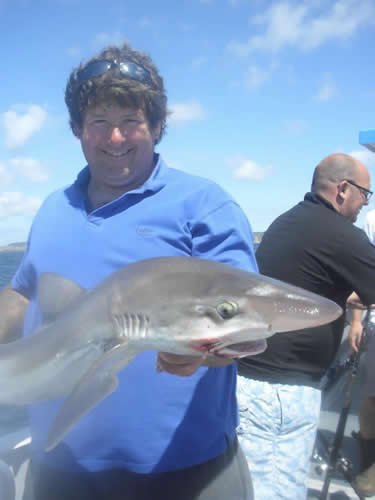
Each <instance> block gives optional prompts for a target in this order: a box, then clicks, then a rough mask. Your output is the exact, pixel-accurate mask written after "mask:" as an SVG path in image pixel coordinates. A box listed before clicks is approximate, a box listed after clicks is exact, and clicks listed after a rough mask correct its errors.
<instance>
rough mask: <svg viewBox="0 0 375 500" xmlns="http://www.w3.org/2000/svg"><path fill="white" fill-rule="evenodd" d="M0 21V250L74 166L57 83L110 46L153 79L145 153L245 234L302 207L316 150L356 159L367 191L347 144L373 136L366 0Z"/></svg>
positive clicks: (366, 158)
mask: <svg viewBox="0 0 375 500" xmlns="http://www.w3.org/2000/svg"><path fill="white" fill-rule="evenodd" d="M0 21H1V34H2V47H3V49H2V50H3V56H2V65H1V68H2V78H1V92H0V115H1V116H0V245H5V244H8V243H12V242H20V241H26V239H27V235H28V231H29V229H30V225H31V223H32V219H33V216H34V214H35V213H36V211H37V209H38V207H39V206H40V204H41V202H42V200H43V199H44V198H45V197H46V196H47V195H48V194H49V193H50V192H52V191H54V190H56V189H58V188H60V187H63V186H66V185H68V184H70V183H71V182H73V181H74V180H75V178H76V176H77V173H78V172H79V171H80V170H81V169H82V168H83V167H84V166H85V159H84V157H83V154H82V151H81V148H80V142H79V140H77V139H76V138H75V137H73V135H72V133H71V130H70V128H69V122H68V113H67V110H66V107H65V104H64V90H65V85H66V81H67V79H68V76H69V74H70V72H71V71H72V70H73V69H74V68H75V67H76V66H77V65H78V64H79V63H80V62H85V61H87V60H88V59H89V58H91V57H92V56H94V55H96V54H97V53H98V52H99V51H100V50H101V49H103V48H104V47H106V46H108V45H111V44H115V45H120V44H121V43H122V42H123V41H124V40H127V41H128V42H129V43H130V44H131V45H132V46H133V47H134V48H136V49H139V50H142V51H144V52H146V53H148V54H149V55H150V56H151V57H152V59H153V61H154V62H155V63H156V65H157V66H158V68H159V69H160V72H161V74H162V76H163V78H164V81H165V85H166V88H167V93H168V107H169V110H170V111H171V113H170V117H169V120H168V127H167V133H166V135H165V137H164V138H163V139H162V141H161V143H160V144H159V145H158V146H157V152H159V153H161V155H162V157H163V158H164V160H165V161H166V162H167V163H168V164H169V165H170V166H173V167H176V168H180V169H182V170H185V171H187V172H191V173H192V174H197V175H201V176H203V177H206V178H210V179H212V180H214V181H215V182H217V183H218V184H220V185H221V186H222V187H223V188H224V189H226V190H227V191H228V192H229V193H230V194H231V195H232V196H233V197H234V198H235V199H236V200H237V201H238V203H239V204H240V205H241V206H242V208H243V210H244V211H245V213H246V215H247V217H248V218H249V221H250V223H251V226H252V228H253V230H254V231H264V230H266V229H267V227H268V226H269V224H270V223H271V222H272V221H273V220H274V219H275V218H276V217H277V216H278V215H280V214H281V213H282V212H284V211H285V210H287V209H288V208H290V207H292V206H293V205H294V204H296V203H298V202H299V201H300V200H301V199H302V198H303V196H304V194H305V193H306V192H307V191H309V188H310V185H311V177H312V172H313V170H314V167H315V166H316V165H317V164H318V163H319V161H320V160H321V159H323V158H324V157H325V156H327V155H328V154H331V153H335V152H343V153H349V154H353V155H354V156H356V157H357V158H359V159H361V160H362V161H363V162H364V164H365V165H366V166H367V167H368V168H369V171H370V174H371V175H372V178H373V184H372V185H373V187H375V153H372V152H371V151H368V150H367V149H366V148H364V147H363V146H361V145H360V144H359V140H358V135H359V131H360V130H366V129H373V128H375V112H374V110H375V107H374V105H375V66H374V63H373V61H374V53H373V50H374V45H375V0H336V1H335V0H305V1H303V0H299V1H296V0H295V1H294V0H275V1H272V0H159V1H158V2H156V1H153V0H137V1H135V0H110V1H109V2H105V1H103V0H0ZM176 194H177V195H178V193H176ZM374 198H375V196H374ZM372 203H374V202H372ZM371 208H375V206H374V205H372V204H371V203H370V205H369V206H368V207H365V208H364V209H363V210H362V213H361V216H360V218H359V219H358V222H357V224H358V225H361V224H362V223H363V216H364V214H365V213H366V211H367V210H369V209H371Z"/></svg>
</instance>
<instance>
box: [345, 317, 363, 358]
mask: <svg viewBox="0 0 375 500" xmlns="http://www.w3.org/2000/svg"><path fill="white" fill-rule="evenodd" d="M362 331H363V326H362V323H361V322H360V321H356V322H354V323H352V325H351V327H350V331H349V335H348V338H349V344H350V346H351V348H352V349H353V351H355V352H358V348H359V344H360V343H361V338H362Z"/></svg>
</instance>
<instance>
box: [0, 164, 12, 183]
mask: <svg viewBox="0 0 375 500" xmlns="http://www.w3.org/2000/svg"><path fill="white" fill-rule="evenodd" d="M11 182H12V176H11V175H10V174H9V172H8V169H7V166H6V165H4V164H3V163H0V186H2V187H4V186H7V185H8V184H10V183H11Z"/></svg>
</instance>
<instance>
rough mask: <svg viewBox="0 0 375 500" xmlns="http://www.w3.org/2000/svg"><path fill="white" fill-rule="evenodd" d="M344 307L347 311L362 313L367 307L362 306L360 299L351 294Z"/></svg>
mask: <svg viewBox="0 0 375 500" xmlns="http://www.w3.org/2000/svg"><path fill="white" fill-rule="evenodd" d="M346 305H347V307H348V308H349V309H353V308H354V309H361V310H362V311H363V310H364V309H367V306H365V305H363V304H362V302H361V299H360V298H359V297H358V295H357V294H356V293H355V292H353V293H352V294H351V295H349V297H348V300H347V301H346Z"/></svg>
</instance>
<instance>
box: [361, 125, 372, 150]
mask: <svg viewBox="0 0 375 500" xmlns="http://www.w3.org/2000/svg"><path fill="white" fill-rule="evenodd" d="M359 144H362V146H365V147H366V148H368V149H369V150H370V151H373V152H374V153H375V129H370V130H361V132H360V133H359Z"/></svg>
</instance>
